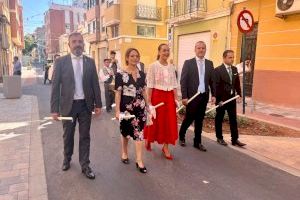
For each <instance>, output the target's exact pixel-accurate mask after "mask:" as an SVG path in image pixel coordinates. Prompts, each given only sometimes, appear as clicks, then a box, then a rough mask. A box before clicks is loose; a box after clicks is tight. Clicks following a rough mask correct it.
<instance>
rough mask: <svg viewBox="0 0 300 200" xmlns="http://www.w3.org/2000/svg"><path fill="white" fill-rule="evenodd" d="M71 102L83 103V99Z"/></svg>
mask: <svg viewBox="0 0 300 200" xmlns="http://www.w3.org/2000/svg"><path fill="white" fill-rule="evenodd" d="M73 102H74V103H82V102H85V99H74V100H73Z"/></svg>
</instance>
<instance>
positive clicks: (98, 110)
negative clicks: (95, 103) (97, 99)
mask: <svg viewBox="0 0 300 200" xmlns="http://www.w3.org/2000/svg"><path fill="white" fill-rule="evenodd" d="M94 112H95V115H96V116H99V115H100V114H101V108H95V110H94Z"/></svg>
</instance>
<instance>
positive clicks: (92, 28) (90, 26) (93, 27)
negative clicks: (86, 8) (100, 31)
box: [88, 20, 97, 33]
mask: <svg viewBox="0 0 300 200" xmlns="http://www.w3.org/2000/svg"><path fill="white" fill-rule="evenodd" d="M96 30H97V22H96V20H94V21H91V22H90V23H89V24H88V32H89V33H96Z"/></svg>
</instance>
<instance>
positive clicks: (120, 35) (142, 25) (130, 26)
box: [87, 0, 168, 67]
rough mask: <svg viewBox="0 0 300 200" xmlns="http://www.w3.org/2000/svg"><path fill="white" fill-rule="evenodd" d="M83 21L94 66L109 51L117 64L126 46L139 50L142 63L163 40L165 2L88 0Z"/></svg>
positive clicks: (152, 59)
mask: <svg viewBox="0 0 300 200" xmlns="http://www.w3.org/2000/svg"><path fill="white" fill-rule="evenodd" d="M87 7H88V10H87V22H88V32H89V42H90V44H91V45H90V54H91V56H92V57H93V58H94V59H95V61H96V64H97V65H98V67H102V65H103V59H104V58H107V57H108V55H109V52H110V51H112V50H113V51H115V52H116V53H117V55H116V56H117V59H118V61H119V63H120V64H121V65H123V64H124V63H125V58H124V54H125V51H126V50H127V49H128V48H129V47H135V48H137V49H138V50H139V51H140V54H141V61H142V62H144V63H145V64H146V66H147V65H148V64H150V63H152V62H153V61H154V60H155V59H156V56H157V47H158V45H159V44H160V43H167V26H166V20H167V11H168V7H167V1H160V0H89V1H88V6H87Z"/></svg>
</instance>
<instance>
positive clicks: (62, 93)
mask: <svg viewBox="0 0 300 200" xmlns="http://www.w3.org/2000/svg"><path fill="white" fill-rule="evenodd" d="M69 47H70V49H71V54H68V55H66V56H63V57H60V58H58V59H57V60H56V62H55V68H54V74H53V80H52V93H51V113H52V117H53V119H54V120H58V117H59V116H60V115H62V116H68V117H73V122H71V121H63V129H64V135H63V139H64V162H63V167H62V170H63V171H66V170H68V169H69V168H70V162H71V158H72V154H73V148H74V134H75V127H76V121H77V120H78V123H79V162H80V165H81V168H82V173H84V174H85V176H86V177H87V178H89V179H94V178H95V174H94V173H93V171H92V169H91V168H90V167H89V164H90V160H89V155H90V127H91V119H92V111H93V110H94V111H95V113H96V115H99V114H100V112H101V107H102V103H101V95H100V87H99V81H98V75H97V70H96V66H95V62H94V60H92V59H91V58H89V57H87V56H84V55H82V53H83V49H84V43H83V37H82V35H81V34H80V33H77V32H75V33H71V34H70V36H69Z"/></svg>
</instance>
